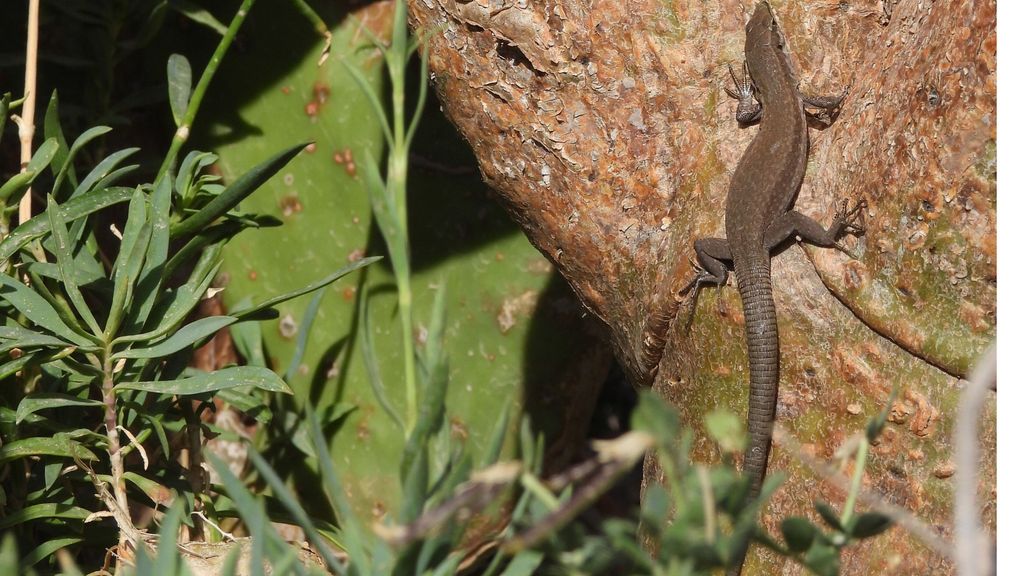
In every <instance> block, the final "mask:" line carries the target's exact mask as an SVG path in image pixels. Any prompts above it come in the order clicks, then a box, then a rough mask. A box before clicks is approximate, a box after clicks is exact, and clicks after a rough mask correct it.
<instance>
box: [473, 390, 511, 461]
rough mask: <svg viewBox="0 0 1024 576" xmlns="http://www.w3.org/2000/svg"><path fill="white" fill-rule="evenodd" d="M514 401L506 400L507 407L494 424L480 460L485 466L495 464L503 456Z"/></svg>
mask: <svg viewBox="0 0 1024 576" xmlns="http://www.w3.org/2000/svg"><path fill="white" fill-rule="evenodd" d="M512 402H513V399H512V398H509V399H508V400H506V401H505V407H504V408H502V410H501V416H500V417H499V418H498V421H497V422H496V423H495V424H494V430H492V431H491V438H490V441H489V442H488V443H487V451H486V452H484V453H483V457H482V459H481V460H480V465H481V467H483V468H486V467H487V466H490V465H491V464H494V463H495V462H497V461H498V458H500V457H501V449H502V447H504V446H505V435H506V434H507V433H508V423H509V420H510V419H511V417H512Z"/></svg>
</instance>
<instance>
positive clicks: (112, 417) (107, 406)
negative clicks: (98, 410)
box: [103, 345, 129, 549]
mask: <svg viewBox="0 0 1024 576" xmlns="http://www.w3.org/2000/svg"><path fill="white" fill-rule="evenodd" d="M114 366H115V364H114V360H113V349H112V348H111V346H109V345H108V346H107V347H106V348H105V349H104V351H103V411H104V419H103V424H104V427H105V428H106V432H107V444H108V446H107V453H108V454H109V455H110V476H111V479H112V480H113V482H112V487H111V488H112V490H113V492H114V501H115V502H116V503H117V506H118V508H120V510H111V512H113V513H114V518H124V517H129V516H128V494H127V492H126V491H125V484H124V458H123V456H122V454H121V437H120V435H119V433H118V431H117V396H116V393H115V392H114ZM119 528H120V530H118V547H119V549H123V547H124V546H125V545H126V543H127V541H128V532H127V531H126V530H125V528H126V527H124V526H119Z"/></svg>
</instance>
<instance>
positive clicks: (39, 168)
mask: <svg viewBox="0 0 1024 576" xmlns="http://www.w3.org/2000/svg"><path fill="white" fill-rule="evenodd" d="M58 149H60V143H59V142H57V139H56V138H47V139H46V140H45V141H44V142H43V143H42V144H40V145H39V148H38V149H37V150H36V152H35V154H33V155H32V159H31V160H29V162H28V166H27V167H26V168H27V169H28V170H29V171H30V172H36V173H37V174H42V172H43V170H44V169H46V167H47V166H49V165H50V162H52V161H53V158H54V157H55V156H56V155H57V150H58Z"/></svg>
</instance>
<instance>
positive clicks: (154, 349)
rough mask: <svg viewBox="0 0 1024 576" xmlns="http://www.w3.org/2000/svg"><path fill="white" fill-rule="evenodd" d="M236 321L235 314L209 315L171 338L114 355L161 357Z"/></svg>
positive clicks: (117, 356) (120, 356) (185, 327)
mask: <svg viewBox="0 0 1024 576" xmlns="http://www.w3.org/2000/svg"><path fill="white" fill-rule="evenodd" d="M235 321H236V318H234V317H233V316H207V317H206V318H200V319H199V320H196V321H195V322H192V323H190V324H187V325H185V326H182V327H181V329H179V330H178V331H177V332H175V333H174V334H173V335H172V336H171V337H170V338H168V339H166V340H164V341H163V342H160V343H159V344H157V345H155V346H150V347H148V348H133V349H130V350H123V351H121V352H117V353H115V354H114V355H113V357H114V358H161V357H164V356H170V355H171V354H174V353H175V352H177V351H178V350H182V349H183V348H185V347H187V346H191V345H193V344H196V343H198V342H201V341H202V340H203V339H204V338H206V337H207V336H209V335H211V334H213V333H215V332H217V331H218V330H220V329H221V328H223V327H225V326H228V325H230V324H232V323H233V322H235Z"/></svg>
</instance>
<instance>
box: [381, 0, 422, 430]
mask: <svg viewBox="0 0 1024 576" xmlns="http://www.w3.org/2000/svg"><path fill="white" fill-rule="evenodd" d="M395 10H396V14H395V18H396V22H395V28H394V31H393V33H392V38H391V46H390V48H389V50H388V53H387V54H386V56H385V60H386V62H387V66H388V73H389V75H390V76H391V113H392V118H394V122H393V123H392V126H391V131H392V142H393V145H392V147H391V150H390V152H389V154H388V180H387V188H388V190H387V193H388V195H389V196H390V197H391V199H392V201H393V202H394V206H395V216H396V220H397V221H398V226H399V235H398V237H399V239H400V241H401V242H402V243H403V244H405V246H404V249H403V250H402V252H403V253H404V257H403V258H402V260H404V261H402V262H395V263H394V268H395V277H396V284H397V285H398V310H399V316H400V317H401V319H402V320H401V321H402V341H403V343H404V362H405V415H406V430H408V431H410V433H411V431H412V429H413V428H414V423H415V422H416V412H417V410H418V409H419V387H418V386H417V384H416V348H415V345H416V341H415V339H414V338H413V330H412V280H411V278H410V276H411V274H412V272H411V265H410V262H409V260H410V253H409V220H408V210H407V208H406V204H407V202H406V192H407V190H406V183H407V181H408V173H409V144H408V142H407V141H406V134H405V60H406V54H405V46H406V43H405V42H404V41H403V40H404V39H405V34H406V31H405V23H404V21H403V22H399V21H398V20H404V17H405V12H404V3H402V2H399V3H398V5H396V7H395Z"/></svg>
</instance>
